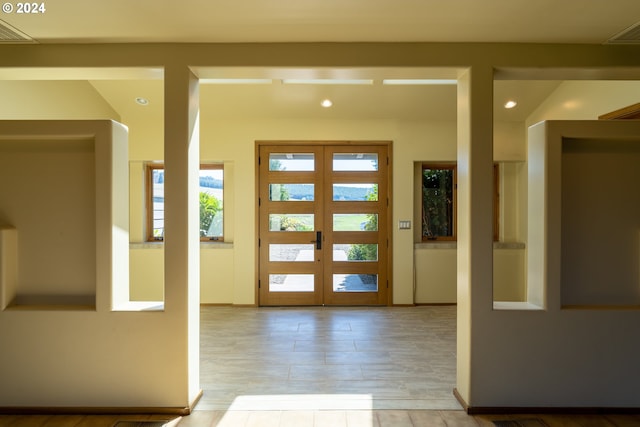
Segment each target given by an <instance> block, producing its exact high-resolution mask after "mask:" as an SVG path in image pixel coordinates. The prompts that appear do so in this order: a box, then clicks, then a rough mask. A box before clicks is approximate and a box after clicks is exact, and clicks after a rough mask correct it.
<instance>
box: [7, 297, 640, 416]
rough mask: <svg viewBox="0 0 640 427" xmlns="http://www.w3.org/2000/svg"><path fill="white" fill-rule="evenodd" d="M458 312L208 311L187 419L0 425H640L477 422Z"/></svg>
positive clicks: (422, 309)
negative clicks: (464, 387)
mask: <svg viewBox="0 0 640 427" xmlns="http://www.w3.org/2000/svg"><path fill="white" fill-rule="evenodd" d="M455 312H456V308H455V307H452V306H450V307H446V306H445V307H397V308H388V307H386V308H329V307H327V308H322V307H315V308H259V309H258V308H232V307H210V306H205V307H202V310H201V325H202V327H201V334H202V336H201V387H202V388H203V390H204V394H203V397H202V399H201V401H200V402H199V403H198V405H197V406H196V408H195V411H194V412H193V413H192V414H191V415H190V416H188V417H182V418H180V417H173V416H167V415H100V416H98V415H86V416H85V415H38V416H23V415H0V427H5V426H12V427H17V426H25V427H44V426H46V427H67V426H68V427H112V426H113V425H114V424H115V423H116V422H117V421H118V420H139V421H143V420H167V423H166V426H167V427H174V426H176V425H178V426H179V427H191V426H197V427H201V426H202V427H251V426H259V427H269V426H276V427H287V426H295V427H403V426H408V427H422V426H436V427H439V426H448V427H458V426H460V427H466V426H472V427H481V426H494V423H493V421H496V420H527V419H533V420H539V422H535V423H533V424H522V425H524V426H527V427H528V426H532V427H533V426H540V425H542V426H544V425H546V426H548V427H560V426H562V427H631V426H640V415H615V414H607V415H548V414H523V415H482V416H469V415H467V414H466V413H465V412H464V411H462V410H461V409H460V407H459V405H458V403H457V401H455V399H454V398H453V394H452V389H453V387H454V384H455Z"/></svg>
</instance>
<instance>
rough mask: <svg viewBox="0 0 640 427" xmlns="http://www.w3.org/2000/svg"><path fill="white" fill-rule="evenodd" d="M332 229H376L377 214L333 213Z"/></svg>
mask: <svg viewBox="0 0 640 427" xmlns="http://www.w3.org/2000/svg"><path fill="white" fill-rule="evenodd" d="M333 231H378V214H365V213H362V214H333Z"/></svg>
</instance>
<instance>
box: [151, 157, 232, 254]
mask: <svg viewBox="0 0 640 427" xmlns="http://www.w3.org/2000/svg"><path fill="white" fill-rule="evenodd" d="M146 176H147V178H146V181H147V192H146V194H147V209H146V211H147V241H161V240H163V239H164V165H163V164H161V163H150V164H148V165H147V174H146ZM223 183H224V168H223V166H222V165H221V164H201V165H200V196H199V202H200V240H201V241H206V242H209V241H223V240H224V233H223V231H224V227H223V209H222V202H223Z"/></svg>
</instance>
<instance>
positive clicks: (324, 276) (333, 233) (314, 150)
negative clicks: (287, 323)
mask: <svg viewBox="0 0 640 427" xmlns="http://www.w3.org/2000/svg"><path fill="white" fill-rule="evenodd" d="M258 168H259V175H258V181H259V183H258V191H259V195H258V197H259V207H258V209H259V239H258V246H259V266H258V270H259V273H258V287H259V290H258V293H259V304H260V305H263V306H268V305H386V304H388V295H389V294H390V291H389V272H388V267H389V265H390V263H389V259H388V258H389V253H390V249H389V243H390V238H389V230H390V228H389V224H388V222H389V214H388V210H389V208H388V206H389V194H388V193H389V182H388V180H389V145H388V144H387V143H381V144H367V145H364V144H355V143H344V144H338V143H336V144H309V145H294V144H281V145H269V144H264V145H263V144H259V149H258Z"/></svg>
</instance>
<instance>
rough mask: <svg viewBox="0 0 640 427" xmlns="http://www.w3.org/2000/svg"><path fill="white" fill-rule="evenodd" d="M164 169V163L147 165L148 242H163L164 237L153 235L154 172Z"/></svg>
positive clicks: (146, 210) (145, 176)
mask: <svg viewBox="0 0 640 427" xmlns="http://www.w3.org/2000/svg"><path fill="white" fill-rule="evenodd" d="M157 169H164V163H147V165H146V166H145V174H144V181H145V215H146V221H145V222H146V241H147V242H162V241H163V240H164V237H155V236H154V235H153V179H152V178H153V171H154V170H157Z"/></svg>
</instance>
